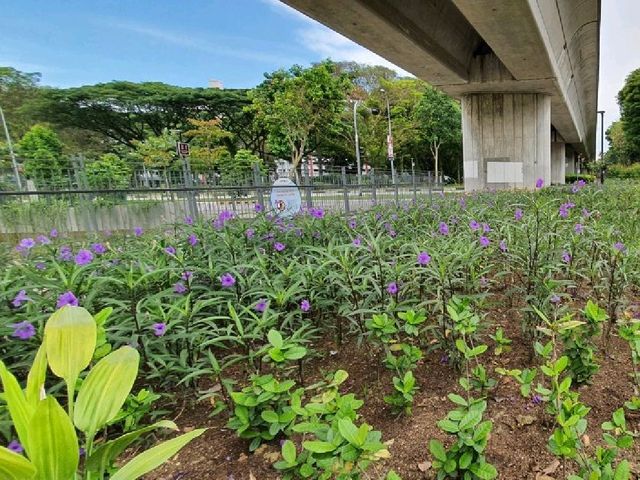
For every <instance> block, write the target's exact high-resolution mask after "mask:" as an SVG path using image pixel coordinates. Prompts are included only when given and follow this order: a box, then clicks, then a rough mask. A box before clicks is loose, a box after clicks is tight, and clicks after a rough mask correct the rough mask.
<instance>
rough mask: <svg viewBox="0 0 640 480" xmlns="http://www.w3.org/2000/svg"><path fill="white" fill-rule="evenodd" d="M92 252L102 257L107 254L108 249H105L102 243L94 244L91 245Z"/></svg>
mask: <svg viewBox="0 0 640 480" xmlns="http://www.w3.org/2000/svg"><path fill="white" fill-rule="evenodd" d="M91 250H93V252H94V253H96V254H97V255H102V254H103V253H106V252H107V247H105V246H104V245H103V244H102V243H94V244H92V245H91Z"/></svg>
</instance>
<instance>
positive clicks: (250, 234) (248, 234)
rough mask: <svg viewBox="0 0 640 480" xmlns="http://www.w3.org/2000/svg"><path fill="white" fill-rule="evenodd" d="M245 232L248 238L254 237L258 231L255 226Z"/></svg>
mask: <svg viewBox="0 0 640 480" xmlns="http://www.w3.org/2000/svg"><path fill="white" fill-rule="evenodd" d="M244 234H245V236H246V237H247V238H253V236H254V235H255V234H256V231H255V230H254V229H253V228H247V230H246V231H245V232H244Z"/></svg>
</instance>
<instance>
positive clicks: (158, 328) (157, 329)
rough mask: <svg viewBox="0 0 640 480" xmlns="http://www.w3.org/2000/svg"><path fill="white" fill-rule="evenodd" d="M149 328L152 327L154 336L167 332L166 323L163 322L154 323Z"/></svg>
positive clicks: (160, 335)
mask: <svg viewBox="0 0 640 480" xmlns="http://www.w3.org/2000/svg"><path fill="white" fill-rule="evenodd" d="M151 328H152V329H153V334H154V335H155V336H156V337H162V336H163V335H164V334H165V333H167V324H166V323H164V322H159V323H154V324H153V325H152V326H151Z"/></svg>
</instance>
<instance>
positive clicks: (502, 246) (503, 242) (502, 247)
mask: <svg viewBox="0 0 640 480" xmlns="http://www.w3.org/2000/svg"><path fill="white" fill-rule="evenodd" d="M500 250H501V251H502V252H503V253H505V252H506V251H507V241H506V240H504V239H503V240H500Z"/></svg>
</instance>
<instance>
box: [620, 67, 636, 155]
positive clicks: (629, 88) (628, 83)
mask: <svg viewBox="0 0 640 480" xmlns="http://www.w3.org/2000/svg"><path fill="white" fill-rule="evenodd" d="M618 104H619V105H620V121H621V122H622V131H623V132H624V143H625V150H626V151H625V152H621V153H622V154H623V155H626V156H627V159H628V160H629V161H628V162H623V163H634V162H640V68H638V69H636V70H634V71H633V72H631V73H630V74H629V75H628V76H627V79H626V80H625V83H624V86H623V87H622V90H620V92H619V93H618Z"/></svg>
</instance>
